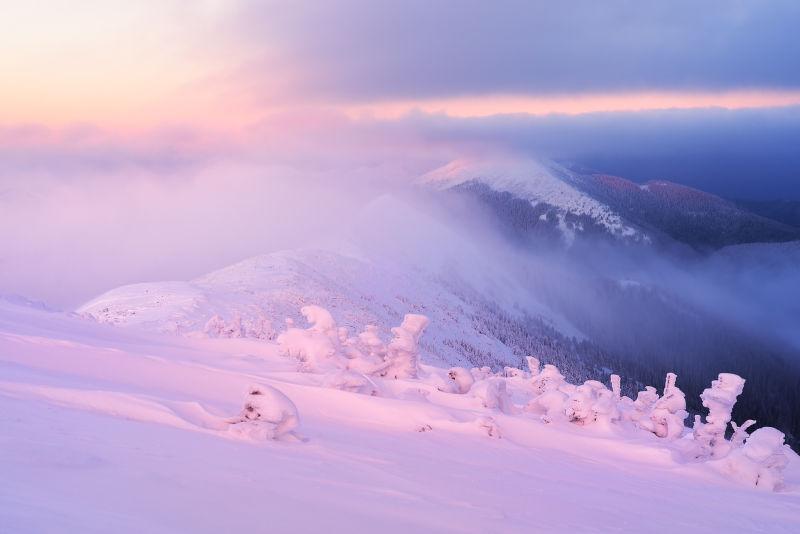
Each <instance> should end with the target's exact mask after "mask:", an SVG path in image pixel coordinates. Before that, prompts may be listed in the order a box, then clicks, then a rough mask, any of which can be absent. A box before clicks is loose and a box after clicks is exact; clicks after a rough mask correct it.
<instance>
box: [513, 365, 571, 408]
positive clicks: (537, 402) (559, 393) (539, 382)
mask: <svg viewBox="0 0 800 534" xmlns="http://www.w3.org/2000/svg"><path fill="white" fill-rule="evenodd" d="M574 389H575V386H573V385H572V384H568V383H567V382H566V381H565V380H564V375H562V374H561V372H560V371H559V370H558V367H556V366H555V365H550V364H547V365H545V366H544V368H543V369H542V370H541V372H540V373H539V374H537V375H536V376H534V377H533V378H532V379H531V392H532V395H533V398H532V399H531V400H530V402H528V404H527V406H526V407H525V410H526V411H529V412H533V413H538V414H540V415H541V416H542V420H544V421H545V422H550V421H553V420H554V419H557V418H564V417H565V408H566V402H567V399H568V398H569V395H570V394H571V393H572V392H573V391H574Z"/></svg>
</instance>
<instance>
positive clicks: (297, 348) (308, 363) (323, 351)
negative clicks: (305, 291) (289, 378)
mask: <svg viewBox="0 0 800 534" xmlns="http://www.w3.org/2000/svg"><path fill="white" fill-rule="evenodd" d="M300 312H301V313H302V314H303V316H304V317H305V318H306V320H307V321H308V322H309V324H310V326H309V327H308V328H305V329H304V328H295V327H293V326H292V327H290V328H288V329H287V330H286V331H285V332H283V333H282V334H281V335H279V336H278V339H277V341H278V345H279V346H280V348H281V351H282V352H283V353H284V354H286V355H287V356H291V357H294V358H297V359H298V360H300V362H301V366H300V369H301V370H302V371H307V372H312V371H323V370H333V369H335V368H344V367H345V365H344V362H343V358H342V357H341V355H340V350H339V349H340V343H339V332H338V330H337V328H336V323H335V322H334V320H333V317H331V314H330V313H329V312H328V311H327V310H326V309H324V308H321V307H320V306H304V307H303V308H301V309H300Z"/></svg>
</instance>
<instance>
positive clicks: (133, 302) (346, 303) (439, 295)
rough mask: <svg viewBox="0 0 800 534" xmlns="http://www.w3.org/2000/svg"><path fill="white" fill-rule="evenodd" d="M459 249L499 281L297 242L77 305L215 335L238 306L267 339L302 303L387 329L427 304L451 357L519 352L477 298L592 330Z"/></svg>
mask: <svg viewBox="0 0 800 534" xmlns="http://www.w3.org/2000/svg"><path fill="white" fill-rule="evenodd" d="M337 248H339V249H341V247H337ZM459 257H464V258H465V261H464V262H463V263H464V264H466V265H470V266H475V267H476V269H475V270H476V271H478V272H480V273H481V274H483V275H486V276H488V275H490V274H491V275H493V278H492V281H491V282H490V283H484V282H483V281H481V282H476V283H475V284H472V283H470V282H468V281H466V280H460V277H459V274H460V273H459V272H458V271H457V270H455V269H453V268H448V269H446V272H447V274H448V278H447V280H444V279H443V275H442V274H440V270H438V269H437V268H433V267H430V268H429V267H422V266H418V265H408V264H403V263H400V262H399V261H397V260H395V259H394V258H390V259H387V258H384V257H381V256H379V255H377V254H376V253H374V251H373V253H372V254H371V255H370V257H369V258H367V257H366V254H365V255H362V256H361V257H357V256H354V255H345V254H342V253H341V252H334V251H331V250H325V249H296V250H286V251H279V252H274V253H270V254H263V255H260V256H256V257H253V258H249V259H246V260H244V261H241V262H239V263H236V264H234V265H231V266H228V267H225V268H222V269H219V270H217V271H214V272H211V273H209V274H206V275H204V276H201V277H199V278H196V279H194V280H190V281H187V282H152V283H146V284H133V285H127V286H122V287H119V288H116V289H112V290H110V291H108V292H106V293H104V294H103V295H100V296H99V297H97V298H95V299H93V300H91V301H89V302H87V303H86V304H84V305H83V306H81V307H80V308H79V310H78V311H79V312H80V313H84V314H87V315H91V316H92V317H95V318H96V319H97V320H98V321H101V322H104V323H110V324H115V325H120V326H133V327H141V328H145V329H148V330H152V331H159V332H170V333H178V334H181V335H190V336H191V335H211V336H212V337H219V336H223V337H230V336H228V335H225V334H223V331H224V330H226V329H228V330H231V331H234V330H237V328H231V325H230V324H229V323H231V322H233V320H234V319H235V317H236V316H237V315H239V316H241V318H242V321H243V325H242V328H244V330H245V331H249V332H251V333H252V335H246V336H245V337H259V338H267V339H274V337H275V336H276V335H277V331H278V330H279V329H280V326H281V325H280V323H281V322H283V318H285V317H291V318H292V319H293V320H295V321H296V322H297V323H303V322H304V321H305V319H304V318H303V316H302V315H301V314H300V313H298V312H299V310H300V309H301V308H302V307H303V306H306V305H319V306H322V307H323V308H325V309H328V310H333V311H335V312H336V313H337V314H338V315H337V319H338V323H339V325H340V326H343V327H347V328H349V329H359V330H360V329H362V328H363V327H364V326H365V325H370V324H372V325H376V326H378V327H380V328H381V329H383V330H385V331H388V330H389V328H391V327H394V326H397V325H398V324H399V323H400V322H401V321H402V319H403V316H404V315H405V314H407V313H423V314H424V315H426V316H428V317H429V318H430V320H431V325H430V327H429V328H428V329H427V330H426V334H425V337H424V340H423V342H424V344H425V348H426V349H427V352H426V358H427V362H428V363H436V364H440V365H446V366H453V365H465V364H469V363H470V362H468V361H467V360H466V359H465V357H464V355H463V354H462V353H461V352H459V348H458V347H459V343H461V342H463V343H467V344H468V345H470V346H472V347H475V348H476V349H477V352H480V353H484V354H492V355H494V356H495V357H496V358H497V361H498V363H501V364H509V363H515V362H517V361H518V360H519V356H517V355H515V354H514V353H513V351H512V349H511V348H509V347H508V346H507V345H505V344H503V343H502V342H501V341H500V340H499V339H496V338H494V337H490V336H488V335H484V334H481V333H478V332H477V331H476V329H475V325H474V318H475V317H486V311H485V310H484V309H482V307H481V302H480V301H479V300H478V299H484V300H488V299H491V301H492V302H493V303H496V304H498V305H502V307H503V309H504V310H506V311H507V312H508V313H509V314H510V315H512V316H518V314H519V309H520V306H522V309H525V308H528V309H530V310H531V313H535V314H536V315H537V316H541V317H542V318H543V319H544V320H546V321H547V323H548V324H551V325H552V326H553V327H554V328H556V329H557V330H559V331H560V332H562V333H563V334H565V335H567V336H573V337H576V338H578V339H583V338H584V336H583V335H582V334H581V333H580V332H579V331H578V330H577V329H576V328H575V327H574V326H573V325H571V324H570V323H569V322H568V321H567V320H566V319H564V318H563V317H562V316H560V315H559V314H556V313H553V312H550V310H548V308H546V307H545V306H543V305H539V304H538V303H537V302H536V301H535V299H533V298H532V297H531V296H530V294H529V292H528V293H523V291H524V289H523V288H518V287H516V286H511V287H510V288H507V287H503V288H501V289H497V290H492V293H491V294H490V295H489V294H487V295H486V296H485V297H484V296H482V295H481V294H480V293H478V292H477V290H476V288H477V287H481V291H483V292H486V291H489V289H486V288H484V287H483V286H491V285H492V284H498V283H499V282H498V281H502V282H503V283H508V284H511V282H509V281H507V280H503V279H502V276H500V275H495V274H494V273H495V271H496V270H497V268H496V267H492V266H491V265H488V266H484V263H482V262H487V259H486V258H484V259H483V260H481V259H477V258H475V257H473V256H471V255H470V254H469V251H468V250H465V249H461V250H460V253H459ZM491 262H492V258H489V259H488V263H489V264H491ZM506 293H508V294H511V295H522V294H525V295H526V297H525V299H524V302H522V301H517V300H510V299H506V298H505V297H504V296H503V295H504V294H506ZM475 296H477V297H475ZM215 315H218V316H219V318H218V319H215V317H214V316H215Z"/></svg>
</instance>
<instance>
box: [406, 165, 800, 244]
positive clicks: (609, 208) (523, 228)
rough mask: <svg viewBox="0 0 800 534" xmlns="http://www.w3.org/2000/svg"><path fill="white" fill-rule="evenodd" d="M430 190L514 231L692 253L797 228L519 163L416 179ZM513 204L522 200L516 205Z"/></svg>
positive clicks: (662, 189)
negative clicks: (477, 204)
mask: <svg viewBox="0 0 800 534" xmlns="http://www.w3.org/2000/svg"><path fill="white" fill-rule="evenodd" d="M419 182H420V183H421V184H423V185H425V186H428V187H432V188H434V189H437V190H450V191H460V192H467V193H470V194H472V195H473V196H475V197H476V198H478V199H479V200H481V201H483V202H484V203H485V204H487V205H488V206H489V207H490V208H491V209H492V210H493V211H494V212H495V213H496V214H497V216H498V217H499V218H501V219H504V220H506V221H507V222H508V223H510V225H511V226H512V227H513V228H514V229H515V230H517V231H520V232H523V233H526V232H527V233H532V234H534V235H535V234H537V233H538V234H540V235H541V234H545V235H546V234H547V231H548V230H549V231H550V232H551V233H552V231H553V230H557V232H558V234H559V235H560V236H561V237H562V238H563V239H564V240H565V241H566V242H567V244H572V243H573V242H574V240H575V238H576V237H579V238H580V237H597V236H598V235H600V236H603V235H604V236H606V237H611V238H613V240H614V241H618V242H625V243H644V244H650V243H652V242H658V243H661V244H665V245H669V244H670V242H672V241H676V242H679V243H683V244H686V245H689V246H691V247H693V248H695V249H699V250H707V249H717V248H721V247H724V246H728V245H734V244H741V243H753V242H775V241H791V240H797V239H800V229H798V228H795V227H791V226H789V225H786V224H783V223H781V222H778V221H774V220H771V219H768V218H765V217H762V216H760V215H756V214H755V213H752V212H750V211H748V210H746V209H743V208H741V207H739V206H737V205H736V204H734V203H733V202H729V201H727V200H724V199H722V198H720V197H717V196H715V195H712V194H709V193H705V192H703V191H699V190H697V189H693V188H690V187H686V186H682V185H679V184H675V183H671V182H667V181H651V182H648V183H646V184H643V185H640V184H636V183H634V182H631V181H629V180H626V179H624V178H620V177H618V176H610V175H604V174H596V173H590V172H586V171H583V170H574V169H571V168H568V167H565V166H562V165H559V164H556V163H554V162H547V161H535V160H532V159H525V158H511V157H504V158H503V157H501V158H486V159H471V160H470V159H464V160H456V161H453V162H451V163H449V164H447V165H445V166H443V167H441V168H439V169H436V170H434V171H431V172H429V173H428V174H425V175H424V176H422V177H421V178H420V179H419ZM520 201H522V202H521V203H520Z"/></svg>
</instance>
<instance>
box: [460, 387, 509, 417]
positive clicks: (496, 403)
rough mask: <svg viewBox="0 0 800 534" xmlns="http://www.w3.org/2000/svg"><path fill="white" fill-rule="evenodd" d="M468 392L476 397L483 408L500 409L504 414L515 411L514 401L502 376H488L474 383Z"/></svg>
mask: <svg viewBox="0 0 800 534" xmlns="http://www.w3.org/2000/svg"><path fill="white" fill-rule="evenodd" d="M470 393H472V394H473V395H475V396H476V397H478V398H479V399H480V400H481V402H482V404H483V406H484V407H485V408H489V409H492V410H500V411H501V412H503V413H506V414H513V413H516V408H515V406H514V403H513V402H512V401H511V396H510V395H509V394H508V388H507V387H506V381H505V379H503V378H489V379H487V380H483V381H481V382H478V383H476V384H475V385H474V386H473V387H472V389H471V390H470Z"/></svg>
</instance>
